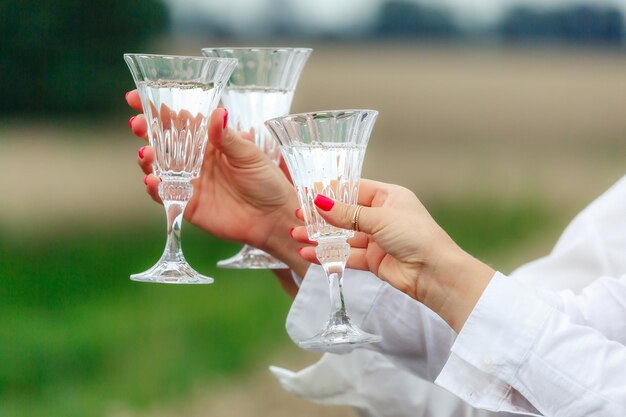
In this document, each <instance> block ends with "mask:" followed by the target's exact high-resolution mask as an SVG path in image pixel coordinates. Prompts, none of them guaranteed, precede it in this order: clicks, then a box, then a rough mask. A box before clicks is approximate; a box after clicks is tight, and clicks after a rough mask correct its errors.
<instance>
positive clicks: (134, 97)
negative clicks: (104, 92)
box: [126, 89, 143, 112]
mask: <svg viewBox="0 0 626 417" xmlns="http://www.w3.org/2000/svg"><path fill="white" fill-rule="evenodd" d="M126 102H127V103H128V105H129V106H130V107H132V108H133V109H135V110H137V111H140V112H143V108H142V107H141V99H140V98H139V91H137V89H135V90H130V91H129V92H127V93H126Z"/></svg>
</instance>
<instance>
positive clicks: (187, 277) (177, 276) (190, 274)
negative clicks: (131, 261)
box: [130, 261, 214, 284]
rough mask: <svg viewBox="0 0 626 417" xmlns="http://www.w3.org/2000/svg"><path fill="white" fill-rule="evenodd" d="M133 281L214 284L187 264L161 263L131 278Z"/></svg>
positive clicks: (211, 279) (210, 279)
mask: <svg viewBox="0 0 626 417" xmlns="http://www.w3.org/2000/svg"><path fill="white" fill-rule="evenodd" d="M130 279H131V280H133V281H141V282H154V283H161V284H212V283H213V281H214V280H213V278H210V277H207V276H204V275H202V274H200V273H198V272H196V271H195V270H194V269H193V268H192V267H191V266H189V264H188V263H187V262H167V261H159V262H157V264H156V265H154V266H153V267H152V268H150V269H148V270H147V271H145V272H142V273H140V274H133V275H131V276H130Z"/></svg>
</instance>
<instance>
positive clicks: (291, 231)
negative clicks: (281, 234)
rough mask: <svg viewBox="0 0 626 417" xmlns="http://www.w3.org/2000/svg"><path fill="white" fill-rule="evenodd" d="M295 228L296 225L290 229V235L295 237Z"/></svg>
mask: <svg viewBox="0 0 626 417" xmlns="http://www.w3.org/2000/svg"><path fill="white" fill-rule="evenodd" d="M293 229H295V227H292V228H291V229H289V235H290V236H291V237H293Z"/></svg>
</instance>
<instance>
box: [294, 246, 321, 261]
mask: <svg viewBox="0 0 626 417" xmlns="http://www.w3.org/2000/svg"><path fill="white" fill-rule="evenodd" d="M298 255H300V257H301V258H303V259H305V260H307V261H309V262H311V263H313V264H318V265H319V263H320V261H319V260H318V259H317V255H316V254H315V248H314V247H313V246H305V247H303V248H300V249H299V250H298Z"/></svg>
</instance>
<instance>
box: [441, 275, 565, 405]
mask: <svg viewBox="0 0 626 417" xmlns="http://www.w3.org/2000/svg"><path fill="white" fill-rule="evenodd" d="M552 310H553V308H552V307H551V306H550V305H549V304H548V303H546V302H544V301H543V300H542V297H540V296H538V295H537V294H535V291H534V290H533V289H532V288H531V287H528V286H526V285H524V284H522V283H521V282H519V281H517V280H515V279H512V278H508V277H506V276H504V275H502V274H500V273H499V272H496V274H495V275H494V276H493V278H492V279H491V281H490V283H489V285H488V286H487V288H486V289H485V291H484V292H483V294H482V296H481V297H480V299H479V300H478V303H477V304H476V306H475V307H474V310H473V311H472V313H471V314H470V316H469V318H468V319H467V321H466V322H465V325H464V326H463V328H462V329H461V332H460V333H459V335H458V337H457V339H456V341H455V342H454V344H453V345H452V348H451V355H450V358H449V359H448V361H447V362H446V364H445V366H444V368H443V370H442V371H441V373H440V374H439V376H438V377H437V380H436V381H435V382H436V383H437V384H439V385H441V386H443V387H444V388H446V389H448V390H450V391H452V392H453V393H455V394H456V395H458V396H460V397H461V398H462V399H464V400H465V401H467V402H469V403H470V404H472V405H474V406H476V407H481V408H486V409H489V410H492V411H514V412H526V413H528V414H531V415H539V414H538V412H537V410H536V409H535V408H534V407H533V406H532V405H530V403H529V402H528V401H527V400H526V399H525V398H523V397H521V395H520V394H519V393H518V392H517V391H515V390H514V389H513V388H512V385H514V382H515V376H516V374H517V371H518V369H519V368H520V366H521V365H522V364H523V363H524V361H525V359H526V357H527V355H528V353H529V352H530V349H531V347H532V346H533V344H534V342H535V340H536V339H537V338H538V337H539V335H540V333H541V331H542V328H543V326H544V323H546V321H547V320H548V318H549V316H550V314H551V312H552Z"/></svg>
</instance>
